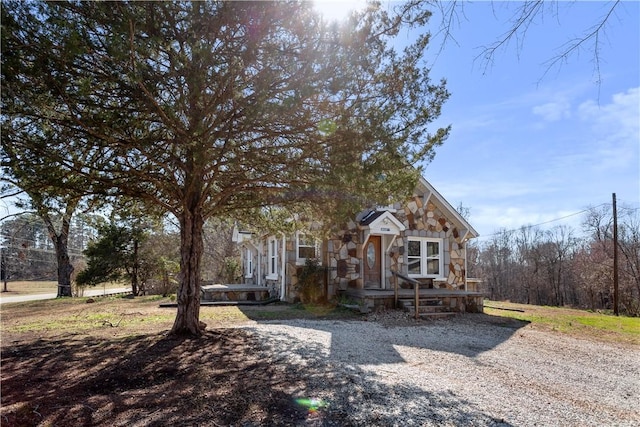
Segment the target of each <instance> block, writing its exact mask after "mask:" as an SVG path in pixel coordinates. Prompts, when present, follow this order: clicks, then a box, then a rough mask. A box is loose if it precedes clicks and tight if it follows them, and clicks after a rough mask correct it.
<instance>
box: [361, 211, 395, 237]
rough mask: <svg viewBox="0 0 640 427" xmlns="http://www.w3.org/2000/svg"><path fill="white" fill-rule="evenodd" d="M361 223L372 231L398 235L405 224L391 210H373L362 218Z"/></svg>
mask: <svg viewBox="0 0 640 427" xmlns="http://www.w3.org/2000/svg"><path fill="white" fill-rule="evenodd" d="M360 225H361V226H363V227H366V228H368V229H369V230H370V232H371V233H375V234H392V235H398V234H400V232H402V231H404V230H405V228H406V227H405V226H404V224H403V223H402V222H400V221H399V220H398V218H396V217H395V216H394V215H393V214H392V213H391V212H389V211H371V212H370V213H368V214H367V215H365V217H364V218H362V219H361V220H360Z"/></svg>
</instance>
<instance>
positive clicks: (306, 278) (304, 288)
mask: <svg viewBox="0 0 640 427" xmlns="http://www.w3.org/2000/svg"><path fill="white" fill-rule="evenodd" d="M325 272H326V268H325V267H323V266H322V265H320V262H319V261H318V260H317V259H307V261H306V262H305V265H304V267H300V268H298V271H297V276H298V284H297V285H296V291H298V295H299V296H300V300H301V301H302V303H304V304H315V303H319V302H325V300H326V295H325V294H324V279H325Z"/></svg>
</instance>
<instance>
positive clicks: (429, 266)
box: [407, 237, 443, 277]
mask: <svg viewBox="0 0 640 427" xmlns="http://www.w3.org/2000/svg"><path fill="white" fill-rule="evenodd" d="M442 250H443V241H442V239H433V238H429V237H409V239H408V241H407V263H408V266H409V270H408V273H409V277H442V274H443V271H442V261H443V257H442Z"/></svg>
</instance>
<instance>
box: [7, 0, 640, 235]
mask: <svg viewBox="0 0 640 427" xmlns="http://www.w3.org/2000/svg"><path fill="white" fill-rule="evenodd" d="M317 1H320V3H319V5H318V6H317V7H318V8H319V9H320V10H321V11H322V12H323V13H325V14H326V15H327V16H330V17H338V16H342V15H344V13H345V12H348V9H349V7H353V4H352V5H351V6H347V5H345V2H343V1H331V0H329V1H326V0H325V1H322V0H317ZM360 4H362V2H360ZM383 4H386V5H387V6H389V5H392V4H393V2H389V1H387V2H386V3H384V2H383ZM442 4H444V5H448V4H450V3H449V2H442ZM463 4H464V8H463V9H462V10H459V13H458V15H457V16H458V19H457V21H454V22H453V25H452V27H451V31H452V33H453V37H454V39H455V41H452V40H449V41H448V42H447V43H446V44H444V45H443V44H442V42H443V39H442V37H441V36H439V35H438V32H439V28H440V22H441V21H440V20H441V16H439V15H438V13H437V10H434V12H435V13H434V16H433V17H432V19H431V22H430V24H429V25H428V26H427V27H425V28H423V29H422V30H421V31H429V32H431V33H432V35H433V39H432V42H431V44H430V47H429V50H428V52H427V55H426V61H427V62H426V64H425V65H426V66H427V67H429V68H430V69H431V72H430V75H431V77H432V79H433V80H436V81H437V80H439V79H441V78H445V79H446V80H447V87H448V90H449V91H450V92H451V97H450V99H449V100H448V101H447V102H446V103H445V105H444V106H443V110H442V115H441V117H440V118H439V119H438V120H437V121H436V123H435V124H434V129H435V126H446V125H449V124H450V125H451V126H452V130H451V133H450V136H449V138H448V140H447V141H446V142H445V143H444V145H442V146H441V147H439V148H437V150H436V155H435V158H434V160H433V161H432V162H431V163H430V164H428V165H426V166H425V173H424V175H425V178H426V179H427V180H428V181H429V182H431V184H432V185H434V187H435V188H436V189H437V190H438V191H439V192H440V193H441V194H442V195H443V196H444V197H445V198H446V199H447V200H448V201H449V202H450V203H451V205H453V206H454V207H455V206H458V205H460V204H462V205H463V206H464V207H466V208H468V209H469V212H470V214H469V218H468V219H469V221H470V223H471V224H472V225H473V227H474V228H475V229H476V230H477V231H478V232H479V233H480V235H481V238H480V240H482V239H483V238H484V239H486V238H490V237H491V235H492V234H494V233H495V232H497V231H499V230H503V229H507V230H510V229H517V228H519V227H520V226H523V225H537V224H541V223H546V224H543V225H542V227H543V228H548V227H553V226H556V225H563V224H566V225H569V226H571V227H574V228H575V229H577V230H579V228H580V222H581V220H582V218H583V215H582V214H578V215H574V214H576V213H579V212H581V211H583V210H585V209H587V208H588V207H590V206H597V205H601V204H603V203H611V195H612V193H614V192H615V193H616V196H617V200H618V204H619V205H621V206H624V205H626V206H629V207H631V208H638V207H640V172H639V171H640V154H639V150H640V111H639V109H640V107H639V105H640V64H639V61H640V60H639V57H640V2H636V1H623V2H621V4H620V5H619V6H618V7H617V8H616V10H615V13H614V14H613V15H612V16H611V17H610V19H609V21H608V25H607V27H606V28H605V32H604V33H603V36H602V37H601V39H600V51H599V53H600V71H599V73H598V72H596V70H595V67H594V61H593V59H594V58H593V46H592V45H591V44H587V45H586V46H584V48H583V49H582V50H580V51H579V52H578V54H577V55H572V56H570V57H569V58H567V60H566V61H565V62H563V64H562V66H561V67H560V68H553V69H551V70H550V71H549V72H546V71H547V68H546V66H545V65H544V64H545V62H546V61H548V60H550V59H552V58H553V57H554V56H555V55H557V53H558V52H559V50H558V49H559V48H561V47H562V46H563V45H564V44H565V43H566V42H567V41H569V40H571V39H572V38H575V37H578V36H580V35H581V34H583V33H584V32H585V31H586V30H588V29H590V28H592V27H593V25H594V24H595V23H596V22H598V19H599V18H600V17H602V16H603V15H604V14H605V13H606V12H607V10H608V7H610V5H611V2H586V1H577V2H549V6H545V9H544V14H543V17H542V18H543V19H538V20H536V21H535V22H533V24H532V25H531V26H530V27H529V29H528V32H527V34H526V36H525V37H524V38H522V39H521V43H520V44H518V43H513V42H512V43H511V44H509V45H507V46H506V48H504V49H501V50H498V51H497V52H496V55H495V57H494V62H493V63H492V64H491V66H489V67H484V66H483V63H482V62H481V61H480V60H479V59H477V58H478V55H480V53H481V52H482V47H483V46H486V45H489V44H491V43H493V42H494V41H496V40H497V39H498V38H499V37H500V35H502V34H503V33H504V32H505V31H507V30H508V29H509V18H510V17H511V16H512V14H513V13H514V12H515V10H516V7H518V5H520V4H522V3H517V2H516V3H514V2H500V1H493V2H487V1H485V2H464V3H463ZM356 5H357V3H356ZM406 37H407V38H410V37H411V36H406ZM4 210H7V208H6V207H4ZM565 217H567V218H565ZM559 218H565V219H562V220H559V221H556V220H557V219H559Z"/></svg>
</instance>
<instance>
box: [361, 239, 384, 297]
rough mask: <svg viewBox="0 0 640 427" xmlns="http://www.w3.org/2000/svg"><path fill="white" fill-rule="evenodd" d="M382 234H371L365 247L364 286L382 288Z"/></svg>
mask: <svg viewBox="0 0 640 427" xmlns="http://www.w3.org/2000/svg"><path fill="white" fill-rule="evenodd" d="M380 240H381V237H380V236H370V237H369V240H368V242H367V246H366V247H365V248H364V260H363V261H364V262H363V264H364V269H363V271H364V287H365V288H380V287H381V286H380V285H381V278H382V259H381V256H380V255H381V254H380V246H381V244H380V243H381V242H380Z"/></svg>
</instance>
